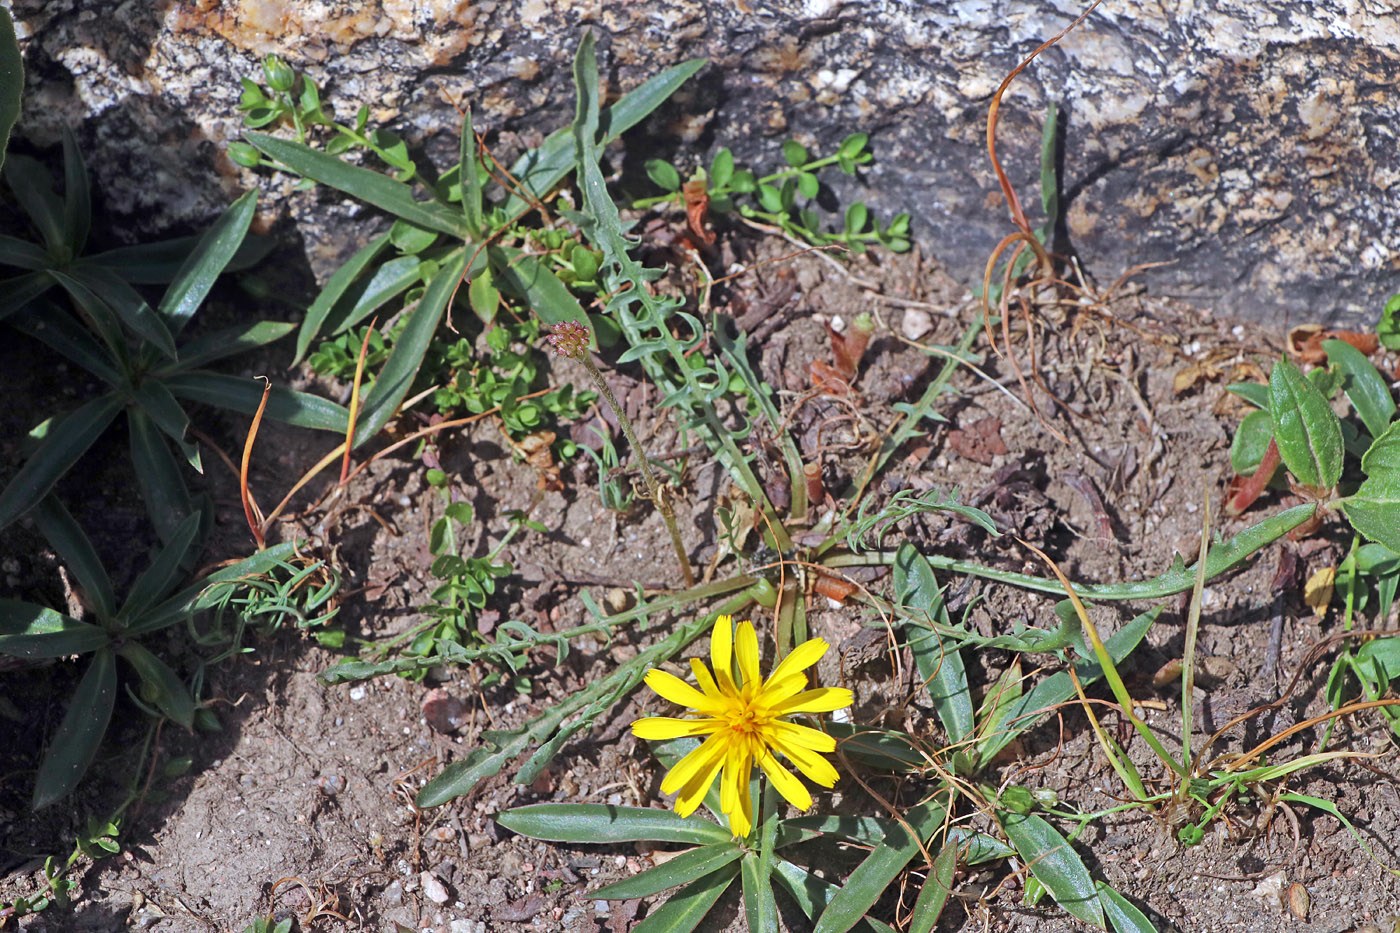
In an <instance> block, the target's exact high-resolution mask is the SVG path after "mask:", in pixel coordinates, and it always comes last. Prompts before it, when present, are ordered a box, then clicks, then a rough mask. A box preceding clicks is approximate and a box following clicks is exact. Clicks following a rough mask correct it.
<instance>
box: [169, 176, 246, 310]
mask: <svg viewBox="0 0 1400 933" xmlns="http://www.w3.org/2000/svg"><path fill="white" fill-rule="evenodd" d="M257 209H258V193H257V191H249V192H248V193H247V194H244V195H243V196H242V197H240V198H239V199H238V200H237V201H234V202H233V203H232V204H230V205H229V206H228V209H227V210H225V211H224V212H223V213H222V214H220V215H219V219H218V220H216V221H214V225H213V226H211V227H210V228H209V229H208V230H206V231H204V233H203V234H202V235H201V236H200V238H199V242H198V243H197V244H196V245H195V248H194V250H193V251H192V252H191V253H190V254H189V256H188V257H187V258H186V259H185V261H184V263H183V264H182V265H181V266H180V270H179V271H178V272H176V273H175V280H174V281H173V282H171V283H170V287H169V288H167V289H166V290H165V296H164V297H163V298H161V301H160V313H161V314H162V315H164V316H165V319H166V320H167V321H169V322H170V327H171V329H172V330H174V331H175V333H177V334H178V333H179V332H180V331H181V330H183V329H184V327H185V325H186V324H188V323H189V322H190V318H192V317H194V313H195V312H196V311H198V310H199V306H200V305H201V304H203V303H204V299H205V297H206V296H208V294H209V290H210V289H211V288H213V287H214V281H215V280H216V279H218V277H219V276H220V275H222V274H223V272H224V269H226V268H227V267H228V264H229V263H230V262H231V261H232V260H233V258H234V256H235V255H237V253H238V247H239V246H240V245H241V244H242V243H243V238H244V237H245V236H247V234H248V227H249V226H250V225H251V224H252V222H253V214H254V213H255V212H256V211H257Z"/></svg>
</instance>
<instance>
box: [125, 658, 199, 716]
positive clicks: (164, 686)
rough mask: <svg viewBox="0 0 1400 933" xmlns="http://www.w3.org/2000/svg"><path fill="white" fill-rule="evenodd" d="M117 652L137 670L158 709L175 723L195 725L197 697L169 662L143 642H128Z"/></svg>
mask: <svg viewBox="0 0 1400 933" xmlns="http://www.w3.org/2000/svg"><path fill="white" fill-rule="evenodd" d="M117 653H118V654H120V655H121V656H122V657H123V658H125V659H126V660H127V661H128V662H129V663H130V664H131V666H132V667H133V668H135V669H136V673H137V674H138V675H139V676H140V677H141V680H142V682H143V683H144V684H145V685H146V686H147V687H149V688H150V690H151V693H152V694H153V696H154V702H155V705H156V708H157V709H159V710H160V711H161V712H162V713H164V714H165V715H166V717H167V718H169V719H170V720H171V721H172V722H175V723H178V724H179V725H181V726H184V727H185V728H186V729H193V728H194V699H193V698H192V697H191V696H190V691H189V690H188V689H187V688H186V687H185V682H184V681H183V680H181V679H180V677H179V675H178V674H176V673H175V672H174V671H173V670H171V669H170V665H168V664H166V663H165V662H164V661H162V660H161V659H160V658H158V657H156V656H155V655H154V654H151V652H150V651H149V650H147V649H146V647H145V646H144V645H142V644H141V643H140V642H135V641H128V642H125V643H123V644H122V646H121V647H120V648H118V649H117Z"/></svg>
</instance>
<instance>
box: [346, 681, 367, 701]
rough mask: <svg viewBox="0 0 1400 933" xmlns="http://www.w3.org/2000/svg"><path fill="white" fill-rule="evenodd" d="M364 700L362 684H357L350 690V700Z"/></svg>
mask: <svg viewBox="0 0 1400 933" xmlns="http://www.w3.org/2000/svg"><path fill="white" fill-rule="evenodd" d="M364 698H365V688H364V685H363V684H357V685H355V686H353V687H351V688H350V699H352V700H356V701H358V700H363V699H364Z"/></svg>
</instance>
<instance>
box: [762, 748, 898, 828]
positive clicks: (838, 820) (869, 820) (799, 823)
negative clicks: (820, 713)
mask: <svg viewBox="0 0 1400 933" xmlns="http://www.w3.org/2000/svg"><path fill="white" fill-rule="evenodd" d="M831 725H835V724H834V723H832V724H831ZM894 825H895V824H894V822H893V821H892V820H886V819H881V818H879V817H874V816H837V815H836V814H825V815H814V816H796V817H793V818H792V819H787V820H783V822H782V826H783V828H784V829H785V830H787V831H788V835H789V836H792V835H798V834H800V836H801V838H800V839H795V840H794V841H806V840H807V839H810V838H812V835H811V834H812V833H820V834H822V835H824V836H835V837H837V838H839V839H845V840H847V841H849V842H856V843H860V844H861V845H868V846H873V845H878V844H879V843H880V841H881V840H883V839H884V838H885V837H886V836H888V835H889V833H890V827H891V826H894Z"/></svg>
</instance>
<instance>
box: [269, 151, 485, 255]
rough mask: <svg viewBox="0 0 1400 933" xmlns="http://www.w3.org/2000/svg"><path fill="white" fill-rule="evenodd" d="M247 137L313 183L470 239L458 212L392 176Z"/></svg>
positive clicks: (319, 153)
mask: <svg viewBox="0 0 1400 933" xmlns="http://www.w3.org/2000/svg"><path fill="white" fill-rule="evenodd" d="M244 135H245V137H246V138H247V140H248V142H250V143H252V144H253V145H254V146H255V147H257V148H258V149H259V150H261V151H262V152H263V153H264V154H265V155H269V156H271V157H272V158H274V159H276V160H277V161H278V162H281V163H282V164H283V165H285V166H287V167H288V168H290V169H291V170H292V171H294V172H298V173H300V174H302V175H304V176H306V177H307V178H310V179H311V180H312V181H318V182H320V183H321V184H323V185H330V186H331V187H332V188H335V189H337V190H339V191H343V192H345V193H346V194H348V195H350V196H351V197H354V198H359V199H360V200H361V201H364V202H365V203H367V204H372V205H374V206H375V207H377V208H379V209H381V210H385V211H388V212H389V213H390V214H393V215H394V216H396V217H402V218H403V219H404V220H407V221H408V222H409V223H414V224H417V225H418V226H420V227H427V228H428V229H429V230H437V231H439V232H440V233H446V234H450V235H451V236H454V237H457V238H458V239H460V240H465V239H467V238H468V237H469V236H470V231H469V230H468V229H467V223H466V221H465V220H464V219H463V218H462V216H461V215H460V214H458V213H457V212H456V211H454V210H452V209H450V208H448V207H446V206H444V205H442V204H437V203H435V202H432V201H418V200H415V199H414V197H413V188H412V187H410V186H409V185H406V184H404V183H403V182H401V181H396V180H394V179H393V178H390V177H389V176H388V175H384V174H381V173H379V172H375V171H371V170H370V169H367V168H360V167H359V166H356V165H351V164H349V163H348V162H343V161H341V160H340V159H338V158H336V157H335V156H333V155H327V154H326V153H324V152H318V151H316V150H315V149H312V148H311V147H309V146H305V145H302V144H301V143H297V142H292V141H290V140H286V139H278V138H277V137H275V136H268V135H267V134H265V133H246V134H244Z"/></svg>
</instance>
